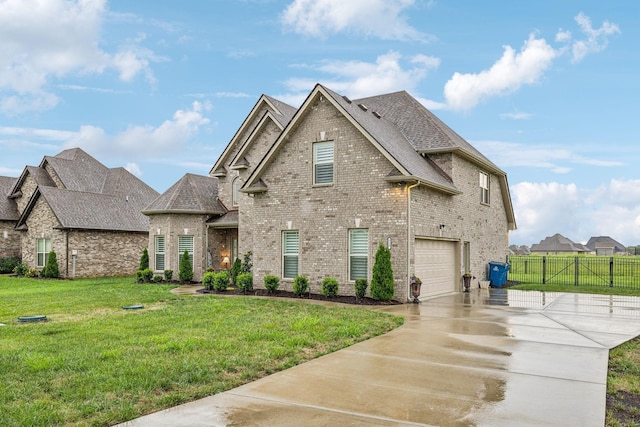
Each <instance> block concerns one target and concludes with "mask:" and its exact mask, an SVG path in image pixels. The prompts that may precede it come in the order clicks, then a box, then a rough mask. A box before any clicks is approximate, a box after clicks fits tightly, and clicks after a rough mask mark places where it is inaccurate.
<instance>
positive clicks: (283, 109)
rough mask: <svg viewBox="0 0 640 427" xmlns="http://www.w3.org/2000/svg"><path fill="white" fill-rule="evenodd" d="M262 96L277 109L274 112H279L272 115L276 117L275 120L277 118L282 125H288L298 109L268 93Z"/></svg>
mask: <svg viewBox="0 0 640 427" xmlns="http://www.w3.org/2000/svg"><path fill="white" fill-rule="evenodd" d="M264 97H265V98H267V99H268V100H269V102H270V103H272V104H273V106H274V107H276V108H277V109H278V111H277V112H276V113H280V114H275V115H274V117H275V118H276V120H278V122H279V123H280V125H281V126H282V127H285V126H286V125H288V124H289V122H290V121H291V119H292V118H293V116H294V115H295V114H296V112H297V111H298V109H297V108H295V107H292V106H291V105H289V104H286V103H284V102H282V101H280V100H278V99H275V98H272V97H270V96H268V95H264Z"/></svg>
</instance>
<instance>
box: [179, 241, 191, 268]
mask: <svg viewBox="0 0 640 427" xmlns="http://www.w3.org/2000/svg"><path fill="white" fill-rule="evenodd" d="M184 251H187V253H188V254H189V260H190V261H191V267H193V236H178V268H180V260H182V255H184Z"/></svg>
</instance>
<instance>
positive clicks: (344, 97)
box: [342, 95, 351, 104]
mask: <svg viewBox="0 0 640 427" xmlns="http://www.w3.org/2000/svg"><path fill="white" fill-rule="evenodd" d="M342 99H344V100H345V101H347V104H351V100H350V99H349V98H348V97H347V96H346V95H343V96H342Z"/></svg>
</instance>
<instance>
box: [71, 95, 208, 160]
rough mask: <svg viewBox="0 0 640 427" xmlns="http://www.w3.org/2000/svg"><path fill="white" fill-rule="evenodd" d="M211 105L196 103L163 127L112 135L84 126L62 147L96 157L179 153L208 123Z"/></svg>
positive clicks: (131, 128) (130, 128) (134, 127)
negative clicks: (205, 113)
mask: <svg viewBox="0 0 640 427" xmlns="http://www.w3.org/2000/svg"><path fill="white" fill-rule="evenodd" d="M207 109H210V105H209V104H208V103H204V104H203V103H200V102H194V103H193V104H192V107H191V109H189V110H178V111H176V112H175V114H174V115H173V118H172V119H170V120H165V121H164V122H163V123H162V124H161V125H160V126H157V127H154V126H131V127H129V128H128V129H126V130H125V131H123V132H121V133H119V134H117V135H114V136H109V135H107V134H106V132H105V131H104V130H103V129H102V128H99V127H96V126H90V125H85V126H82V127H81V128H80V130H79V131H78V132H77V133H75V134H74V135H73V137H71V138H69V139H67V140H66V141H65V143H64V147H63V148H71V147H81V148H84V149H86V151H88V152H91V153H96V155H104V156H111V157H113V156H114V155H115V154H116V153H117V155H118V156H119V157H123V158H127V157H131V156H141V155H149V154H153V155H161V154H167V153H177V152H180V151H181V150H182V149H183V148H184V146H185V144H186V143H187V142H188V141H189V139H190V138H191V137H192V136H193V135H194V134H195V133H196V132H198V130H199V129H200V128H201V127H202V126H205V125H207V124H208V123H209V119H208V118H206V117H205V116H204V112H205V111H206V110H207Z"/></svg>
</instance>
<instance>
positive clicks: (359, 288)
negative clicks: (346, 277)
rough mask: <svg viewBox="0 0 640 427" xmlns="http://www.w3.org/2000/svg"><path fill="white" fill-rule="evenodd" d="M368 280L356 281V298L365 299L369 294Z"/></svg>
mask: <svg viewBox="0 0 640 427" xmlns="http://www.w3.org/2000/svg"><path fill="white" fill-rule="evenodd" d="M367 285H368V284H367V279H356V285H355V286H356V298H364V295H365V294H366V293H367Z"/></svg>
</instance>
